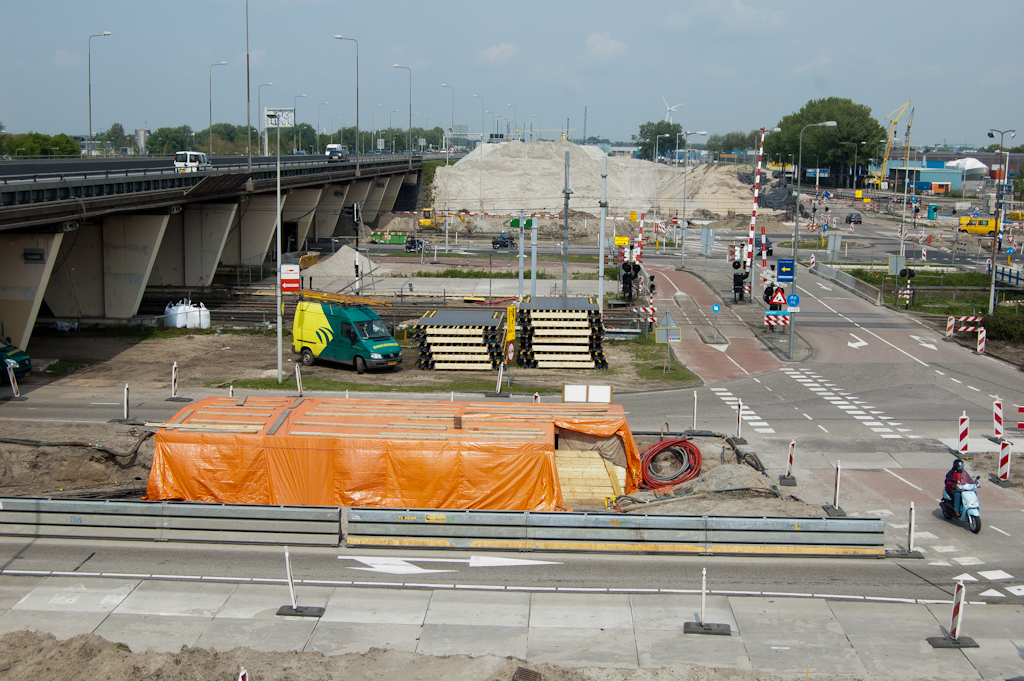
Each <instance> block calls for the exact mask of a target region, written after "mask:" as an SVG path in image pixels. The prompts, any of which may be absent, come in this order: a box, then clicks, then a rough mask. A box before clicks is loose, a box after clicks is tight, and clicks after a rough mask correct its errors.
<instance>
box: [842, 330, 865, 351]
mask: <svg viewBox="0 0 1024 681" xmlns="http://www.w3.org/2000/svg"><path fill="white" fill-rule="evenodd" d="M850 335H851V336H853V334H852V333H851V334H850ZM853 337H854V338H857V337H856V336H853ZM867 344H868V342H867V341H865V340H861V339H860V338H857V342H856V343H847V345H849V346H850V347H851V348H853V349H855V350H859V349H861V348H862V347H864V346H865V345H867Z"/></svg>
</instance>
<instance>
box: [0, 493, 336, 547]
mask: <svg viewBox="0 0 1024 681" xmlns="http://www.w3.org/2000/svg"><path fill="white" fill-rule="evenodd" d="M0 535H6V536H17V537H65V538H71V539H143V540H146V539H148V540H155V541H194V542H221V543H235V544H291V545H319V546H338V544H339V540H340V537H341V509H339V508H327V507H313V506H241V505H234V504H197V503H181V502H167V501H159V502H157V501H153V502H148V501H107V500H104V501H73V500H61V499H24V498H0Z"/></svg>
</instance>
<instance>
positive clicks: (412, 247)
mask: <svg viewBox="0 0 1024 681" xmlns="http://www.w3.org/2000/svg"><path fill="white" fill-rule="evenodd" d="M426 247H427V242H426V241H424V240H423V239H416V238H414V237H409V238H408V239H406V240H405V252H406V253H419V252H420V251H422V250H423V249H424V248H426Z"/></svg>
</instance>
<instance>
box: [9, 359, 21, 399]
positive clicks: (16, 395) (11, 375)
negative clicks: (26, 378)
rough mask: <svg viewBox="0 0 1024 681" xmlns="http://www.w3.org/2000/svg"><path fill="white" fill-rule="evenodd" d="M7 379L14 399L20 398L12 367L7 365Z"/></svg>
mask: <svg viewBox="0 0 1024 681" xmlns="http://www.w3.org/2000/svg"><path fill="white" fill-rule="evenodd" d="M7 379H8V380H9V381H10V382H11V391H12V392H13V393H14V399H16V400H17V399H20V398H21V389H20V388H18V379H17V378H15V377H14V367H12V366H11V365H9V364H8V365H7Z"/></svg>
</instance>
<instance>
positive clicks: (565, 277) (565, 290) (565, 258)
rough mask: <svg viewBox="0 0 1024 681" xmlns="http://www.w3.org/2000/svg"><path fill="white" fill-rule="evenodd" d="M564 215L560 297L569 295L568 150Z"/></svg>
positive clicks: (569, 191)
mask: <svg viewBox="0 0 1024 681" xmlns="http://www.w3.org/2000/svg"><path fill="white" fill-rule="evenodd" d="M562 193H563V194H565V215H564V216H563V220H562V298H565V297H566V296H568V295H569V196H571V195H572V190H571V189H569V152H568V151H567V152H565V189H564V190H562Z"/></svg>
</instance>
